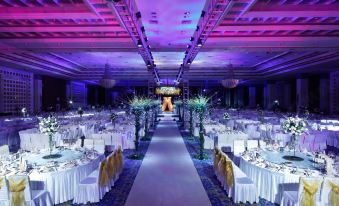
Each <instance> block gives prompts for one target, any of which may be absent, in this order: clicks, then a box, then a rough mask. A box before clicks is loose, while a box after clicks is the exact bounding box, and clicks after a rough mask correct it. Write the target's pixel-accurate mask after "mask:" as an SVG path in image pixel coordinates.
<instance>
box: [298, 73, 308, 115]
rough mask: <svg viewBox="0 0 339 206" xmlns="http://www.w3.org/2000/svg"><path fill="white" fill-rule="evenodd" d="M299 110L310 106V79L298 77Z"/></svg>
mask: <svg viewBox="0 0 339 206" xmlns="http://www.w3.org/2000/svg"><path fill="white" fill-rule="evenodd" d="M296 94H297V98H296V99H297V111H299V110H300V107H308V79H306V78H298V79H297V88H296Z"/></svg>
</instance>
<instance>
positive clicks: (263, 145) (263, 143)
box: [259, 140, 267, 149]
mask: <svg viewBox="0 0 339 206" xmlns="http://www.w3.org/2000/svg"><path fill="white" fill-rule="evenodd" d="M266 146H267V144H266V142H265V141H264V140H259V147H260V148H261V149H265V148H266Z"/></svg>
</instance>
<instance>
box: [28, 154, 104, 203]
mask: <svg viewBox="0 0 339 206" xmlns="http://www.w3.org/2000/svg"><path fill="white" fill-rule="evenodd" d="M70 152H74V153H73V154H71V153H70ZM41 157H42V155H35V156H33V155H32V156H27V157H25V158H27V159H28V163H32V161H29V159H31V160H32V158H33V159H34V162H36V163H37V164H43V163H44V161H47V160H44V159H42V158H41ZM25 158H24V159H25ZM77 158H80V154H78V153H76V152H75V151H70V150H65V154H63V156H62V157H61V158H59V159H53V160H56V161H58V162H63V161H70V160H72V159H73V160H74V159H77ZM104 158H105V156H104V155H98V156H97V157H96V158H95V159H93V160H91V161H90V162H88V163H85V164H82V165H78V166H76V167H73V168H69V169H65V170H60V171H55V172H46V173H39V172H33V173H31V174H30V175H29V177H30V180H32V181H38V182H43V183H44V185H45V189H46V190H47V191H48V192H49V193H50V195H51V198H52V200H53V203H54V204H60V203H63V202H66V201H69V200H72V199H74V196H75V192H76V188H77V185H78V184H79V182H80V181H81V180H82V179H84V178H85V177H87V176H88V175H89V174H90V173H91V172H93V171H94V170H96V169H97V168H98V167H99V163H100V161H102V160H103V159H104Z"/></svg>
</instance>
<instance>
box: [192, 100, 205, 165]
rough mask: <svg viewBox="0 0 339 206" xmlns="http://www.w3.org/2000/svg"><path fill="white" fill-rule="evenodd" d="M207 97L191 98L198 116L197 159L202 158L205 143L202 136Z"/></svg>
mask: <svg viewBox="0 0 339 206" xmlns="http://www.w3.org/2000/svg"><path fill="white" fill-rule="evenodd" d="M208 100H209V99H208V98H207V97H205V96H198V97H197V98H195V99H194V100H193V102H194V108H195V111H196V112H197V114H198V117H199V142H200V153H199V157H198V158H199V159H200V160H203V159H204V143H205V138H204V123H203V121H204V117H205V114H206V112H207V110H208Z"/></svg>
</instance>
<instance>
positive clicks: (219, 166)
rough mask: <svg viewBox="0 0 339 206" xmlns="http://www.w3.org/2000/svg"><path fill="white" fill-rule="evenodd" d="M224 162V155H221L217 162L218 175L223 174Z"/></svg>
mask: <svg viewBox="0 0 339 206" xmlns="http://www.w3.org/2000/svg"><path fill="white" fill-rule="evenodd" d="M225 163H226V157H225V156H221V157H220V160H219V163H218V175H219V176H223V175H224V174H225Z"/></svg>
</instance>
